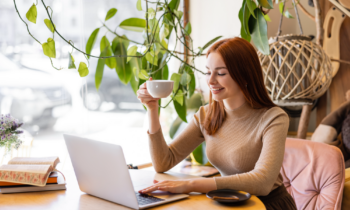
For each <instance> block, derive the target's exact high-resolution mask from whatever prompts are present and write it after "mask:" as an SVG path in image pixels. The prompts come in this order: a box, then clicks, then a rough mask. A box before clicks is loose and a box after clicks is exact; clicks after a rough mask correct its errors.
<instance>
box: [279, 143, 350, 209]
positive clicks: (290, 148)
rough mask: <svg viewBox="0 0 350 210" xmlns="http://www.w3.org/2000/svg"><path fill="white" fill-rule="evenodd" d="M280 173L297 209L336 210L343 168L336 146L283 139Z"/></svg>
mask: <svg viewBox="0 0 350 210" xmlns="http://www.w3.org/2000/svg"><path fill="white" fill-rule="evenodd" d="M281 174H282V176H283V182H284V185H285V186H286V188H287V190H288V192H289V193H290V194H291V195H292V197H293V198H294V200H295V203H296V205H297V208H298V209H312V210H314V209H340V207H341V201H342V196H343V187H344V179H345V167H344V159H343V155H342V153H341V151H340V150H339V149H338V148H337V147H334V146H330V145H327V144H323V143H319V142H312V141H308V140H301V139H291V138H287V141H286V150H285V154H284V160H283V166H282V168H281Z"/></svg>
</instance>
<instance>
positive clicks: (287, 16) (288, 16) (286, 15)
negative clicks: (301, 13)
mask: <svg viewBox="0 0 350 210" xmlns="http://www.w3.org/2000/svg"><path fill="white" fill-rule="evenodd" d="M283 15H284V16H285V17H286V18H294V17H293V16H292V14H290V12H289V11H288V10H287V11H285V12H284V14H283Z"/></svg>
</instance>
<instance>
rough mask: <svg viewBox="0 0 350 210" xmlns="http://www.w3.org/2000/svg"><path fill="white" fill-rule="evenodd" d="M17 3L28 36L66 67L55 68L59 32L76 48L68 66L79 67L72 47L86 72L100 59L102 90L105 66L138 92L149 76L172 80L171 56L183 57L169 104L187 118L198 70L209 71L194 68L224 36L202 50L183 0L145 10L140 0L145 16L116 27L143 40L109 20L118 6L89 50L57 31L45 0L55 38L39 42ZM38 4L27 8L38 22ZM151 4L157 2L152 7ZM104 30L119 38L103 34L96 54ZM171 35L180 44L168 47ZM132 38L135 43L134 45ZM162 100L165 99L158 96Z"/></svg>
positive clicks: (80, 69) (138, 5)
mask: <svg viewBox="0 0 350 210" xmlns="http://www.w3.org/2000/svg"><path fill="white" fill-rule="evenodd" d="M13 2H14V6H15V9H16V12H17V14H18V16H19V18H20V19H21V20H22V22H23V23H24V24H25V25H26V28H27V31H28V33H29V35H30V36H31V37H32V38H33V39H34V40H35V41H36V42H37V43H38V44H40V45H41V46H42V48H43V53H44V54H45V55H46V56H48V57H49V59H50V61H51V65H52V67H53V68H55V69H56V70H61V69H63V68H62V67H60V68H57V67H55V66H54V65H53V62H52V59H55V58H56V49H55V34H57V35H58V37H59V38H61V39H62V40H63V41H64V42H66V43H67V44H68V45H70V46H71V47H72V51H71V52H68V53H69V56H68V57H69V62H68V69H77V67H76V65H75V60H74V57H73V54H72V53H73V50H76V51H77V52H79V53H81V54H83V55H84V56H85V58H86V60H87V63H88V64H86V63H85V62H80V64H79V66H78V72H79V75H80V76H81V77H85V76H87V75H88V74H89V72H90V70H89V59H90V58H91V57H92V58H96V59H98V64H97V67H96V73H95V85H96V89H97V90H98V89H99V87H100V84H101V82H102V78H103V71H104V67H105V66H108V67H109V68H111V69H115V71H116V73H117V75H118V77H119V79H120V81H121V82H122V83H124V84H128V83H130V84H131V87H132V89H133V90H134V92H135V93H136V91H137V90H138V87H139V86H140V85H141V84H142V83H144V82H145V81H146V80H148V78H149V77H152V78H153V79H161V80H167V79H169V70H168V65H167V63H168V62H169V60H170V59H171V58H175V59H177V60H179V61H180V62H181V65H180V68H179V70H178V72H177V73H173V74H172V75H171V76H170V79H171V80H173V81H174V90H173V94H172V96H171V97H172V99H171V100H170V101H169V102H168V103H167V105H166V106H168V105H169V104H170V102H173V104H174V106H175V109H176V112H177V113H178V115H179V117H180V118H181V119H182V120H183V121H186V115H187V111H186V110H187V108H186V101H187V99H190V98H191V96H192V95H193V94H194V92H195V87H196V81H195V76H194V72H195V71H197V72H199V73H201V74H204V72H202V71H201V70H199V69H197V68H196V67H195V65H194V60H195V58H197V57H199V56H203V55H205V54H203V51H204V50H205V49H206V48H207V47H209V46H210V45H211V44H212V43H214V42H215V41H216V40H218V39H220V38H221V36H218V37H216V38H214V39H212V40H210V41H209V42H208V43H207V44H206V45H204V46H203V47H199V48H198V50H194V49H193V42H192V41H193V40H192V38H191V30H192V29H191V24H190V23H188V24H186V26H184V25H183V22H182V19H183V17H182V16H183V12H182V11H180V10H179V9H178V7H179V4H180V0H171V1H170V2H168V0H163V1H162V2H161V1H160V0H157V1H149V0H144V2H145V5H146V8H145V10H143V9H142V0H137V3H136V9H137V10H138V11H140V12H141V11H143V12H145V19H142V18H128V19H125V20H123V21H122V22H121V23H120V24H119V26H118V27H117V28H121V29H124V30H128V31H136V32H140V33H143V34H144V36H143V38H144V42H143V43H140V42H137V41H134V40H130V39H128V38H127V37H126V36H125V35H120V34H118V33H117V32H116V29H115V30H112V29H111V28H110V27H108V24H107V21H108V20H110V19H112V18H113V17H114V16H115V15H116V14H117V12H118V10H117V9H116V8H111V9H110V10H108V12H107V14H106V17H105V20H104V21H102V23H101V26H100V27H98V28H96V29H95V30H93V32H92V33H91V35H90V36H89V39H88V41H87V43H86V48H85V50H82V49H79V48H78V47H76V46H75V45H74V43H73V42H72V41H71V40H67V39H66V38H65V37H64V36H63V35H62V34H61V33H60V32H59V31H58V29H57V27H56V25H55V23H54V20H53V18H52V14H53V12H54V11H53V9H52V8H51V7H50V6H47V5H46V3H45V1H44V0H41V4H42V6H43V7H44V8H45V11H46V14H47V19H45V20H44V21H43V22H44V23H45V25H46V26H47V28H48V29H49V30H50V31H51V32H52V37H49V38H48V39H47V41H46V42H44V43H42V42H40V41H39V40H38V39H37V38H35V37H34V35H33V33H31V32H30V30H29V26H28V23H27V22H26V21H25V20H24V19H23V18H22V17H21V14H20V13H19V11H18V9H17V6H18V5H17V4H16V0H13ZM37 5H38V1H36V4H33V5H32V6H31V7H30V8H29V10H28V12H27V13H26V17H27V20H28V21H29V22H31V23H33V24H36V22H37V9H36V7H37ZM150 5H153V6H154V7H150ZM154 8H155V9H154ZM101 30H106V33H110V34H112V35H114V38H113V40H112V41H109V40H108V38H107V37H106V36H103V37H102V39H101V40H100V54H99V55H93V54H92V53H91V51H92V49H93V47H94V44H95V42H96V39H97V36H98V34H99V33H100V31H101ZM172 34H173V35H174V36H175V46H174V49H172V50H171V49H169V48H168V43H169V38H170V36H171V35H172ZM141 36H142V35H141ZM130 43H132V44H131V45H130ZM178 44H180V45H182V46H183V47H184V49H186V52H184V53H182V52H178V51H176V50H175V49H176V47H177V45H178ZM188 52H189V54H188ZM188 58H191V59H188ZM159 103H161V102H160V101H159ZM166 106H165V107H166ZM165 107H162V108H165Z"/></svg>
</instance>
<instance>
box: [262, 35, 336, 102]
mask: <svg viewBox="0 0 350 210" xmlns="http://www.w3.org/2000/svg"><path fill="white" fill-rule="evenodd" d="M269 45H270V55H268V56H267V55H263V54H262V53H260V52H258V55H259V59H260V62H261V66H262V69H263V74H264V82H265V86H266V88H267V90H268V92H269V95H270V97H271V99H272V100H273V101H274V102H275V103H276V104H278V105H281V106H287V105H292V106H293V105H303V104H309V103H310V102H311V101H312V100H315V99H317V98H318V97H320V96H322V95H323V94H324V93H325V92H326V91H327V89H328V87H329V85H330V84H331V81H332V66H331V61H330V59H329V57H328V56H327V55H326V54H325V52H324V51H323V49H322V47H320V46H319V45H317V44H315V43H313V42H312V41H311V38H310V37H307V36H302V35H285V36H279V37H278V39H277V38H271V39H270V40H269Z"/></svg>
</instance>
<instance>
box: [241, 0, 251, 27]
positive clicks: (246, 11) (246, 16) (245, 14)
mask: <svg viewBox="0 0 350 210" xmlns="http://www.w3.org/2000/svg"><path fill="white" fill-rule="evenodd" d="M250 16H251V13H250V11H249V8H248V5H247V4H244V7H243V23H242V25H243V28H244V31H245V33H246V34H249V33H250V32H249V26H248V23H249V18H250Z"/></svg>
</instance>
